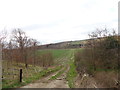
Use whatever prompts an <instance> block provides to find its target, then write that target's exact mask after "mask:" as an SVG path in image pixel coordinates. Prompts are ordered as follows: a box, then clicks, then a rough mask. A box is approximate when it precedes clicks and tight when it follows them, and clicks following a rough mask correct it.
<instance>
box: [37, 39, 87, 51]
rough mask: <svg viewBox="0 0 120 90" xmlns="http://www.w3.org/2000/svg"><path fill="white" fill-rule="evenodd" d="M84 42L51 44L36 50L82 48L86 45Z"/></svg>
mask: <svg viewBox="0 0 120 90" xmlns="http://www.w3.org/2000/svg"><path fill="white" fill-rule="evenodd" d="M86 41H87V39H86V40H76V41H65V42H59V43H51V44H46V45H40V46H38V49H67V48H68V49H69V48H83V47H84V46H85V44H86Z"/></svg>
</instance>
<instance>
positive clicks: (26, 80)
mask: <svg viewBox="0 0 120 90" xmlns="http://www.w3.org/2000/svg"><path fill="white" fill-rule="evenodd" d="M61 67H62V66H58V67H55V68H48V69H44V70H42V71H40V72H39V73H37V74H36V75H34V76H31V77H28V78H24V79H23V82H21V83H20V82H19V81H18V80H16V81H14V83H12V84H4V82H3V86H2V88H17V87H21V86H24V85H27V84H28V83H32V82H34V81H35V80H38V79H40V78H42V77H44V76H47V75H49V74H51V73H53V72H56V71H58V70H60V69H61Z"/></svg>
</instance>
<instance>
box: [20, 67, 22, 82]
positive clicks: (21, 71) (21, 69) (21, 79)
mask: <svg viewBox="0 0 120 90" xmlns="http://www.w3.org/2000/svg"><path fill="white" fill-rule="evenodd" d="M20 82H22V69H20Z"/></svg>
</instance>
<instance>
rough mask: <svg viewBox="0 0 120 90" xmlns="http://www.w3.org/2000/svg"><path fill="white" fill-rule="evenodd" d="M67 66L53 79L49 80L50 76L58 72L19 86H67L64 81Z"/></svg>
mask: <svg viewBox="0 0 120 90" xmlns="http://www.w3.org/2000/svg"><path fill="white" fill-rule="evenodd" d="M68 70H69V67H68V68H67V69H66V71H65V72H64V73H63V74H62V75H61V76H60V77H58V78H57V79H55V80H49V79H50V77H52V76H54V75H56V74H57V73H58V72H56V73H53V74H51V75H49V76H47V77H44V78H42V79H40V80H38V81H36V82H35V83H31V84H28V85H26V86H23V87H21V88H69V86H68V84H67V81H66V79H65V78H66V73H67V72H68Z"/></svg>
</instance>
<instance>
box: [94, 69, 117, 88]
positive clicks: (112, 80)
mask: <svg viewBox="0 0 120 90" xmlns="http://www.w3.org/2000/svg"><path fill="white" fill-rule="evenodd" d="M94 78H95V80H96V82H97V85H99V86H100V87H103V88H113V87H117V85H116V84H117V80H118V76H117V73H116V72H114V71H110V72H105V71H101V72H96V73H95V77H94Z"/></svg>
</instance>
